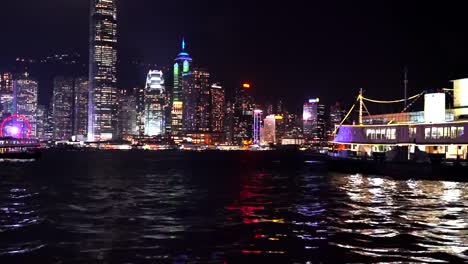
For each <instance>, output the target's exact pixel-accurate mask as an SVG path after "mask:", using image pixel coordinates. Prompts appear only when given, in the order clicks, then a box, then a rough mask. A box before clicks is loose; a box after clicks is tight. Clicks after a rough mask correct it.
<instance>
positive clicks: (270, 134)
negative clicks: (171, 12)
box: [262, 115, 276, 144]
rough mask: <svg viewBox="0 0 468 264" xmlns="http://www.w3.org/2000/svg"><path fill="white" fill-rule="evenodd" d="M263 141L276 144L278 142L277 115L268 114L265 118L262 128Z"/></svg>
mask: <svg viewBox="0 0 468 264" xmlns="http://www.w3.org/2000/svg"><path fill="white" fill-rule="evenodd" d="M262 132H263V133H262V143H263V144H275V143H276V120H275V115H268V116H266V117H265V120H263V129H262Z"/></svg>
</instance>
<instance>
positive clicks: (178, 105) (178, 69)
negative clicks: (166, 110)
mask: <svg viewBox="0 0 468 264" xmlns="http://www.w3.org/2000/svg"><path fill="white" fill-rule="evenodd" d="M185 45H186V44H185V40H184V39H183V40H182V51H181V52H180V53H179V54H178V55H177V57H176V59H175V63H174V69H173V70H174V85H173V89H172V98H171V99H172V105H171V122H172V129H171V130H172V131H171V132H172V135H174V136H180V135H182V132H183V129H184V124H183V114H184V107H185V102H184V96H183V94H184V88H183V85H184V82H183V79H184V75H187V74H189V73H190V67H191V64H192V58H190V56H189V54H188V53H187V52H186V50H185V48H186V47H185Z"/></svg>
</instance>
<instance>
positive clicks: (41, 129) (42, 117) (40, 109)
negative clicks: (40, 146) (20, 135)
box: [36, 105, 49, 140]
mask: <svg viewBox="0 0 468 264" xmlns="http://www.w3.org/2000/svg"><path fill="white" fill-rule="evenodd" d="M46 123H47V107H46V106H45V105H38V106H37V110H36V136H37V138H39V139H42V140H44V139H49V138H47V137H46V133H45V131H46Z"/></svg>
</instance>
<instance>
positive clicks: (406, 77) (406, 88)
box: [403, 66, 408, 109]
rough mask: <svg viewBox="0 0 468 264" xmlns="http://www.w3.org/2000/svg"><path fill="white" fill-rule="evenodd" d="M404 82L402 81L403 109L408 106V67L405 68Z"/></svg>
mask: <svg viewBox="0 0 468 264" xmlns="http://www.w3.org/2000/svg"><path fill="white" fill-rule="evenodd" d="M404 71H405V73H404V74H405V80H404V81H403V86H404V89H405V108H404V109H406V107H407V106H408V67H406V66H405V70H404Z"/></svg>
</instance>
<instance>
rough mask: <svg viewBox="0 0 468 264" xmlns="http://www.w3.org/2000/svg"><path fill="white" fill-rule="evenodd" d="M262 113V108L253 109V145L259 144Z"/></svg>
mask: <svg viewBox="0 0 468 264" xmlns="http://www.w3.org/2000/svg"><path fill="white" fill-rule="evenodd" d="M262 115H263V111H262V110H259V109H256V110H254V118H253V120H254V122H253V143H254V144H255V145H259V144H260V143H261V129H262Z"/></svg>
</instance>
